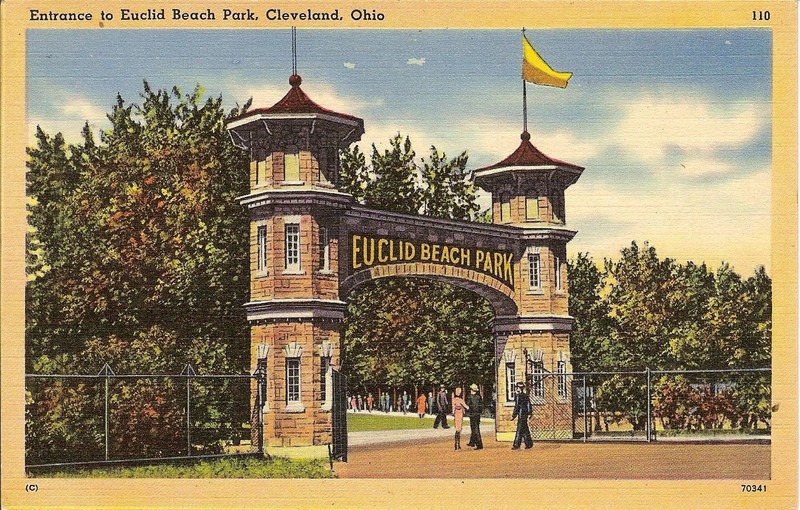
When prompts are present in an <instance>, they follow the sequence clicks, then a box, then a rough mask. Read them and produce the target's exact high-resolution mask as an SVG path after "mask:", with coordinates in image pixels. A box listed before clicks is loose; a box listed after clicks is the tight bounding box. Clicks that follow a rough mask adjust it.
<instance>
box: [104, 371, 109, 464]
mask: <svg viewBox="0 0 800 510" xmlns="http://www.w3.org/2000/svg"><path fill="white" fill-rule="evenodd" d="M105 387H106V399H105V407H104V410H105V411H104V414H105V434H104V435H103V436H104V438H105V443H106V460H108V374H106V378H105Z"/></svg>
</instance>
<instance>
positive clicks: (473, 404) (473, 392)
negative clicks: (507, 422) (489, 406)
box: [467, 384, 483, 450]
mask: <svg viewBox="0 0 800 510" xmlns="http://www.w3.org/2000/svg"><path fill="white" fill-rule="evenodd" d="M467 405H468V406H469V410H468V411H467V414H468V416H469V430H470V436H469V443H467V446H472V447H474V448H475V449H476V450H483V440H482V439H481V413H482V412H483V400H482V399H481V394H480V393H478V385H477V384H472V385H470V387H469V397H468V398H467Z"/></svg>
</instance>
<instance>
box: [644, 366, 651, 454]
mask: <svg viewBox="0 0 800 510" xmlns="http://www.w3.org/2000/svg"><path fill="white" fill-rule="evenodd" d="M645 372H647V429H646V430H647V442H648V443H649V442H650V441H652V440H653V439H652V437H653V435H652V429H651V427H652V422H651V417H650V401H651V400H652V393H651V388H650V367H646V368H645Z"/></svg>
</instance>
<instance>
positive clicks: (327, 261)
mask: <svg viewBox="0 0 800 510" xmlns="http://www.w3.org/2000/svg"><path fill="white" fill-rule="evenodd" d="M323 232H324V233H325V240H324V241H325V242H324V243H323V240H322V239H321V238H322V233H323ZM319 236H320V242H319V244H320V247H321V248H322V250H321V253H320V254H319V256H320V261H322V262H323V263H324V266H323V267H322V268H320V269H319V271H318V272H320V273H322V274H330V273H332V272H333V271H331V234H330V229H328V227H326V226H322V225H320V227H319Z"/></svg>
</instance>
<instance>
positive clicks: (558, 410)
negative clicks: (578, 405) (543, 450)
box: [494, 317, 573, 441]
mask: <svg viewBox="0 0 800 510" xmlns="http://www.w3.org/2000/svg"><path fill="white" fill-rule="evenodd" d="M570 328H571V319H570V318H563V319H559V318H555V317H527V318H526V317H515V318H502V317H498V318H497V319H496V320H495V324H494V336H495V362H496V366H497V381H496V383H497V418H496V421H495V438H496V439H497V440H498V441H512V440H513V439H514V433H515V430H516V427H517V423H516V420H511V414H512V412H513V410H514V394H515V392H514V385H515V384H516V383H517V382H523V383H525V391H526V392H527V393H528V395H529V396H530V397H531V401H532V402H533V407H534V412H533V416H532V417H531V419H530V421H529V425H530V427H531V433H532V435H533V437H534V439H537V438H538V439H570V438H572V429H573V425H572V389H571V384H570V383H571V381H570V380H569V378H568V376H559V375H558V374H559V368H561V371H562V372H564V373H568V372H571V371H572V368H571V365H570V362H569V352H570V351H569V330H570ZM560 366H561V367H560Z"/></svg>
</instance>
